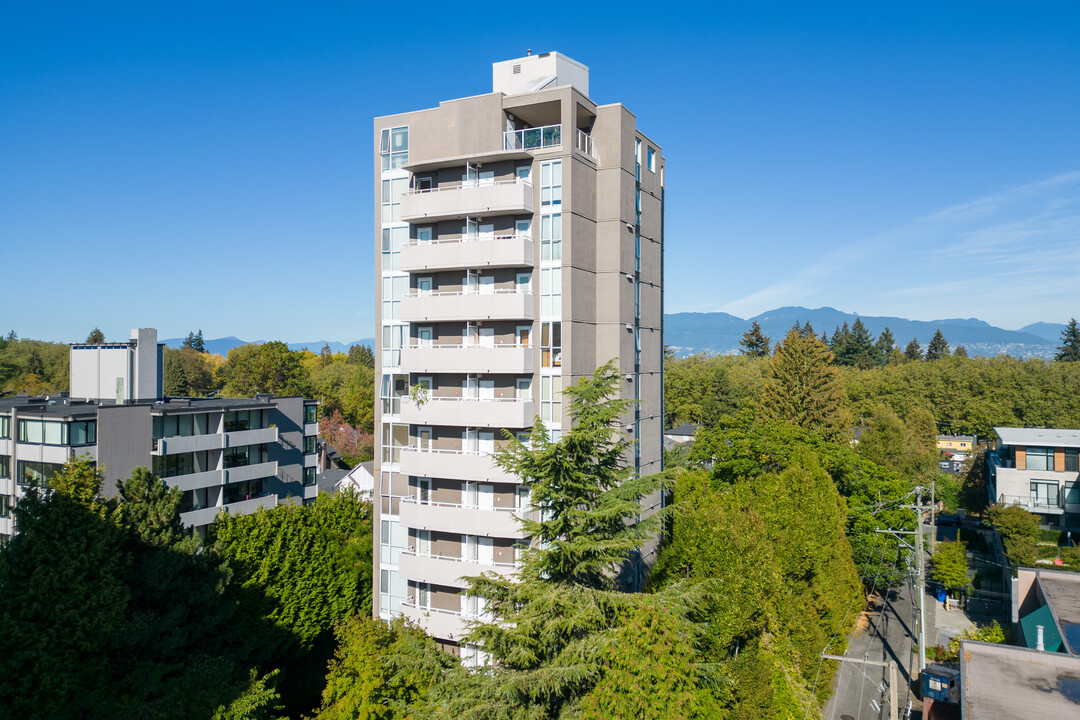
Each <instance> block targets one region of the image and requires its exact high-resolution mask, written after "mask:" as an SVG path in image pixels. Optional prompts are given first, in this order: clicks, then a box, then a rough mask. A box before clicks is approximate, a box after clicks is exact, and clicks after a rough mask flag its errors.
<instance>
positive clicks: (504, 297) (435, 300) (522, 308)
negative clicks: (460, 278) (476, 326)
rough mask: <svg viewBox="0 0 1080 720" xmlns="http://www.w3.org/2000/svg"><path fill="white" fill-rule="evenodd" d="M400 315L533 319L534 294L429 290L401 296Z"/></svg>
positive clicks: (427, 318) (423, 318) (425, 318)
mask: <svg viewBox="0 0 1080 720" xmlns="http://www.w3.org/2000/svg"><path fill="white" fill-rule="evenodd" d="M401 319H402V320H407V321H409V322H442V321H454V320H532V319H533V294H532V293H531V292H524V291H519V290H516V289H515V290H509V289H508V290H488V291H486V292H485V291H484V290H483V288H481V289H480V290H479V291H471V292H463V291H460V290H458V291H451V292H429V293H417V294H414V295H406V296H405V297H403V298H402V299H401Z"/></svg>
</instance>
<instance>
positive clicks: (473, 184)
mask: <svg viewBox="0 0 1080 720" xmlns="http://www.w3.org/2000/svg"><path fill="white" fill-rule="evenodd" d="M498 185H528V186H529V187H532V182H530V181H529V180H528V179H526V178H510V179H509V180H486V181H484V180H469V181H465V182H460V183H447V184H445V185H439V186H438V187H433V188H423V189H420V190H410V191H409V192H407V193H402V197H411V196H414V195H431V194H432V193H440V192H450V191H453V190H465V189H468V188H477V187H492V186H498Z"/></svg>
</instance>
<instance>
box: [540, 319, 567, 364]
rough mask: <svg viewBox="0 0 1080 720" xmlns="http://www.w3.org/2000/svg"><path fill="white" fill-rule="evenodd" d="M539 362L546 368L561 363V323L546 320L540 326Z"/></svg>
mask: <svg viewBox="0 0 1080 720" xmlns="http://www.w3.org/2000/svg"><path fill="white" fill-rule="evenodd" d="M540 357H541V364H542V365H543V366H544V367H546V368H551V367H559V366H561V365H562V323H561V322H546V323H541V327H540Z"/></svg>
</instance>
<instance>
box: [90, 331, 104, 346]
mask: <svg viewBox="0 0 1080 720" xmlns="http://www.w3.org/2000/svg"><path fill="white" fill-rule="evenodd" d="M103 342H105V333H103V332H101V328H94V329H93V330H91V331H90V334H89V335H87V336H86V344H87V345H100V344H101V343H103Z"/></svg>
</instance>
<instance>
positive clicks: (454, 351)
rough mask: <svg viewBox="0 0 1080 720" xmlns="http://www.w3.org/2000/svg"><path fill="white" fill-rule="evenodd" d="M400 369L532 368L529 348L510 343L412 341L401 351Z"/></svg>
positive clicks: (506, 370)
mask: <svg viewBox="0 0 1080 720" xmlns="http://www.w3.org/2000/svg"><path fill="white" fill-rule="evenodd" d="M401 368H402V370H404V371H405V372H414V373H440V372H443V373H515V374H519V375H520V374H525V373H532V371H533V348H532V347H529V346H526V345H520V344H518V343H514V342H507V343H502V344H499V343H495V344H491V345H485V344H483V343H482V342H481V343H460V342H458V343H438V344H435V343H426V344H425V343H415V344H412V345H407V346H406V347H404V348H402V351H401Z"/></svg>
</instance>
